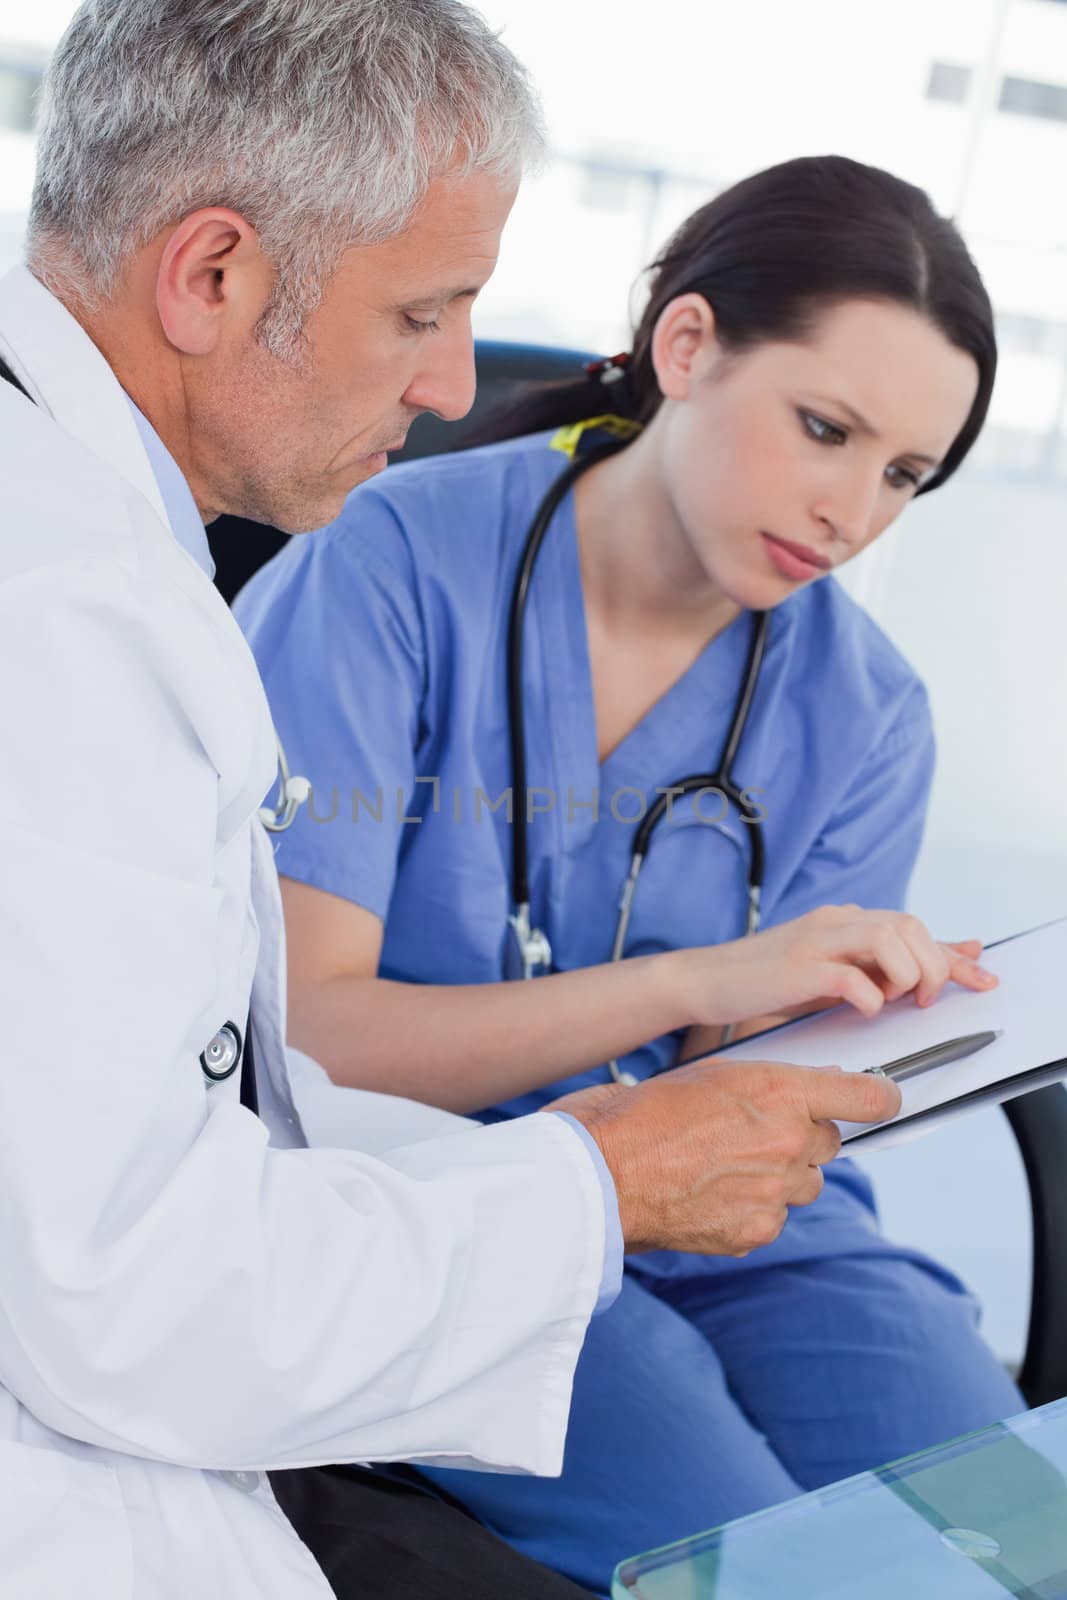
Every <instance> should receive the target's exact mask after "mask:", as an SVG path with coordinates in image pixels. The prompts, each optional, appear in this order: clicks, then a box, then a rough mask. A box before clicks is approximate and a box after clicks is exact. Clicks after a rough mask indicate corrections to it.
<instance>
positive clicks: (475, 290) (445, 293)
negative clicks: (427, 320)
mask: <svg viewBox="0 0 1067 1600" xmlns="http://www.w3.org/2000/svg"><path fill="white" fill-rule="evenodd" d="M481 292H482V286H481V284H475V285H473V286H471V285H465V286H464V287H463V288H462V289H436V290H434V292H433V293H432V294H420V295H409V296H408V297H407V299H405V300H402V301H401V302H400V305H399V306H398V310H400V311H410V310H417V309H418V308H419V307H420V306H450V305H452V304H453V302H454V301H456V300H473V299H474V298H475V296H476V295H479V294H481Z"/></svg>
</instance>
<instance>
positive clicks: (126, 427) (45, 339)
mask: <svg viewBox="0 0 1067 1600" xmlns="http://www.w3.org/2000/svg"><path fill="white" fill-rule="evenodd" d="M0 348H4V349H6V350H7V352H8V353H9V359H10V365H11V367H12V370H13V371H14V373H15V375H16V377H17V378H18V379H19V381H20V382H21V383H23V384H25V386H26V389H27V390H28V391H29V393H30V395H31V397H32V398H33V399H34V400H36V401H37V403H38V405H41V406H43V407H44V409H45V410H46V411H47V412H48V413H49V414H50V415H51V416H52V417H54V418H55V420H56V422H58V423H59V425H60V427H61V428H62V429H63V430H64V432H66V433H69V434H70V435H71V436H72V437H73V438H75V439H77V440H78V441H79V443H81V444H83V445H85V446H86V447H87V448H88V449H89V450H91V451H92V452H93V454H94V455H95V456H98V457H99V458H100V459H101V460H103V461H106V462H107V463H108V465H109V466H111V467H114V469H115V471H116V472H118V473H120V474H121V476H122V477H123V478H125V480H126V481H127V483H130V484H132V485H133V486H134V488H136V489H137V490H139V492H140V493H141V494H142V495H143V496H144V497H145V499H146V500H147V501H148V503H149V504H150V505H151V507H152V509H153V511H154V512H155V513H156V516H157V517H158V518H159V519H160V521H161V522H162V523H163V526H164V527H165V528H167V529H170V523H169V521H168V519H167V513H166V510H165V508H164V505H163V498H162V496H161V494H160V492H159V486H158V484H157V483H156V479H155V474H154V473H153V471H152V467H151V463H150V462H149V460H148V456H147V455H146V453H145V449H144V446H143V444H142V443H141V440H140V436H139V435H138V432H137V424H136V423H135V422H134V420H133V414H132V412H131V411H130V406H129V401H128V400H127V398H126V395H125V393H124V391H123V389H122V386H121V385H120V383H119V381H118V379H117V378H116V377H115V374H114V373H113V372H112V370H111V368H110V367H109V366H108V364H107V362H106V361H105V360H104V357H103V356H102V355H101V353H100V351H99V350H98V349H97V348H96V346H95V344H94V343H93V341H92V340H91V339H90V338H89V335H88V334H87V333H86V332H85V330H84V328H82V327H81V325H80V324H79V323H78V322H77V321H76V320H75V318H74V317H72V316H71V314H70V312H69V311H68V310H67V309H66V307H65V306H64V305H62V304H61V303H60V301H58V300H57V299H56V297H55V295H53V294H51V293H50V292H49V291H48V290H47V289H46V288H45V287H44V285H43V284H41V283H39V282H38V281H37V279H36V278H35V277H34V276H33V274H32V273H31V272H30V271H29V270H28V268H26V267H15V268H13V269H12V271H10V272H9V273H7V274H6V276H5V277H3V278H2V279H0ZM171 531H173V530H171Z"/></svg>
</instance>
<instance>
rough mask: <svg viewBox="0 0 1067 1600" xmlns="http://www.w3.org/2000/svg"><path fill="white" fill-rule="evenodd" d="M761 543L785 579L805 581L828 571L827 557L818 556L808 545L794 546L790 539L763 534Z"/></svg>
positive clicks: (829, 563)
mask: <svg viewBox="0 0 1067 1600" xmlns="http://www.w3.org/2000/svg"><path fill="white" fill-rule="evenodd" d="M763 542H764V544H765V545H766V547H767V554H768V555H769V556H770V558H771V560H772V562H773V563H774V565H775V566H776V567H777V568H778V571H779V572H780V573H781V574H782V576H783V577H785V578H794V579H802V580H807V579H810V578H818V577H820V576H821V574H822V573H824V572H829V570H830V566H831V562H830V558H829V556H824V555H820V553H819V551H818V550H813V549H812V548H811V547H810V545H806V544H794V543H793V542H792V540H790V539H778V538H776V537H775V535H774V534H773V533H765V534H764V535H763Z"/></svg>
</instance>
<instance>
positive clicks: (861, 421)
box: [812, 394, 941, 467]
mask: <svg viewBox="0 0 1067 1600" xmlns="http://www.w3.org/2000/svg"><path fill="white" fill-rule="evenodd" d="M812 399H813V400H821V401H822V403H823V404H824V405H828V406H836V407H837V409H838V411H843V412H844V413H845V416H846V417H847V418H848V420H849V422H851V424H852V426H853V427H854V428H857V429H858V430H859V432H860V433H865V434H867V435H868V437H869V438H872V439H876V438H877V437H878V429H877V428H876V427H875V426H874V424H873V423H872V422H868V421H867V418H866V417H865V416H864V415H863V413H862V412H861V411H857V410H856V408H855V406H850V405H849V403H848V401H847V400H842V399H841V398H840V397H839V396H838V395H832V394H821V395H820V394H817V395H813V396H812ZM901 453H902V454H903V455H906V456H907V457H908V459H909V460H911V461H922V462H924V463H925V464H926V466H928V467H939V466H940V465H941V463H940V461H938V460H937V459H936V458H935V457H934V456H927V455H924V454H923V452H922V451H921V450H904V451H902V452H901Z"/></svg>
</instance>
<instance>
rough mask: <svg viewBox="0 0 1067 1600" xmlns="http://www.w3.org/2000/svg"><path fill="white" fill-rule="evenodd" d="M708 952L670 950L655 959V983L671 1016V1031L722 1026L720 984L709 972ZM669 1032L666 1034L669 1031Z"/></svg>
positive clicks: (653, 959) (653, 961)
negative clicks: (709, 1025)
mask: <svg viewBox="0 0 1067 1600" xmlns="http://www.w3.org/2000/svg"><path fill="white" fill-rule="evenodd" d="M708 954H709V953H708V951H707V950H691V949H683V950H667V951H665V952H664V953H663V954H662V955H658V956H652V957H651V958H650V959H651V961H652V963H653V964H654V965H655V968H656V973H655V981H656V983H657V985H658V987H659V991H660V994H661V995H662V997H663V1003H664V1005H665V1007H666V1008H667V1010H668V1012H669V1014H670V1018H671V1020H670V1022H669V1024H668V1028H669V1029H671V1030H673V1029H675V1028H694V1027H700V1026H706V1025H708V1024H713V1023H718V1022H722V1021H723V1020H724V1018H723V1017H722V1016H721V1015H720V1014H719V1013H720V1010H721V1003H720V1000H719V995H718V993H717V990H718V987H719V986H718V984H717V983H716V981H715V978H714V976H713V974H712V972H711V971H710V970H709V969H710V967H711V965H712V963H711V962H710V961H709V959H708ZM665 1031H666V1030H665Z"/></svg>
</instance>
